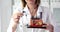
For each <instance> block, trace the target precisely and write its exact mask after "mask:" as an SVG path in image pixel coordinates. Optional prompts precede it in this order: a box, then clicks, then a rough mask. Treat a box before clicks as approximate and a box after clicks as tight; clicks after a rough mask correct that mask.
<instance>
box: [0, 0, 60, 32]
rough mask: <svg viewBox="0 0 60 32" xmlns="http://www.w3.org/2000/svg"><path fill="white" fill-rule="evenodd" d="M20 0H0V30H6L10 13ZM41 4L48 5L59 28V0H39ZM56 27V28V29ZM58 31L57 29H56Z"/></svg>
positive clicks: (0, 31) (4, 31) (1, 31)
mask: <svg viewBox="0 0 60 32" xmlns="http://www.w3.org/2000/svg"><path fill="white" fill-rule="evenodd" d="M20 1H21V0H0V32H6V31H7V28H8V25H9V22H10V18H11V15H12V13H13V11H14V9H16V8H17V6H18V5H19V3H20ZM41 6H45V7H48V8H49V9H50V11H52V12H53V14H54V19H55V23H56V24H55V25H57V26H56V27H57V28H60V0H41ZM57 28H56V29H57ZM57 31H58V32H59V29H57Z"/></svg>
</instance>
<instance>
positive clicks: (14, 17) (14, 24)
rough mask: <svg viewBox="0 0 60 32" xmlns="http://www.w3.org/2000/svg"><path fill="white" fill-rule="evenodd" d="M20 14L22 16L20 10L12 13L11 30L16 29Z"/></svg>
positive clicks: (13, 31)
mask: <svg viewBox="0 0 60 32" xmlns="http://www.w3.org/2000/svg"><path fill="white" fill-rule="evenodd" d="M21 16H23V13H20V12H17V13H15V14H13V17H12V18H13V21H14V23H13V24H12V25H13V26H12V32H15V31H16V28H17V25H18V23H19V19H20V17H21Z"/></svg>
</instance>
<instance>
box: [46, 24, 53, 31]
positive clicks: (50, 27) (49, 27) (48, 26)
mask: <svg viewBox="0 0 60 32" xmlns="http://www.w3.org/2000/svg"><path fill="white" fill-rule="evenodd" d="M46 29H47V30H49V32H54V27H53V25H51V24H47V25H46Z"/></svg>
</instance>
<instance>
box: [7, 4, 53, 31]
mask: <svg viewBox="0 0 60 32" xmlns="http://www.w3.org/2000/svg"><path fill="white" fill-rule="evenodd" d="M18 11H19V12H22V11H25V13H24V16H22V17H21V19H20V21H19V24H18V25H17V29H16V31H17V32H49V31H48V30H44V29H38V28H27V26H26V25H27V24H29V22H30V18H31V15H30V12H29V9H28V7H27V5H26V7H25V8H24V9H20V8H18V9H17V10H16V11H15V12H14V13H17V12H18ZM40 12H43V14H42V20H43V22H44V23H51V24H52V25H54V24H53V17H52V12H51V11H49V9H48V8H46V7H43V6H40V5H39V7H38V10H37V15H35V16H37V17H39V16H40ZM14 13H13V14H14ZM26 15H27V16H26ZM13 23H14V21H13V18H11V21H10V24H9V27H8V29H7V32H12V26H13Z"/></svg>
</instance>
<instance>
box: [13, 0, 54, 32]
mask: <svg viewBox="0 0 60 32" xmlns="http://www.w3.org/2000/svg"><path fill="white" fill-rule="evenodd" d="M25 1H26V3H27V6H28V7H29V11H30V13H31V15H32V16H34V15H35V14H36V11H37V8H36V9H34V8H35V7H37V5H36V4H35V1H36V0H25ZM33 11H34V12H33ZM22 16H23V13H20V12H17V13H15V14H13V20H14V24H13V26H12V32H16V31H15V30H16V28H17V25H18V24H19V19H20V17H22ZM47 30H49V31H50V32H53V30H54V29H53V26H52V25H51V24H47Z"/></svg>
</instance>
